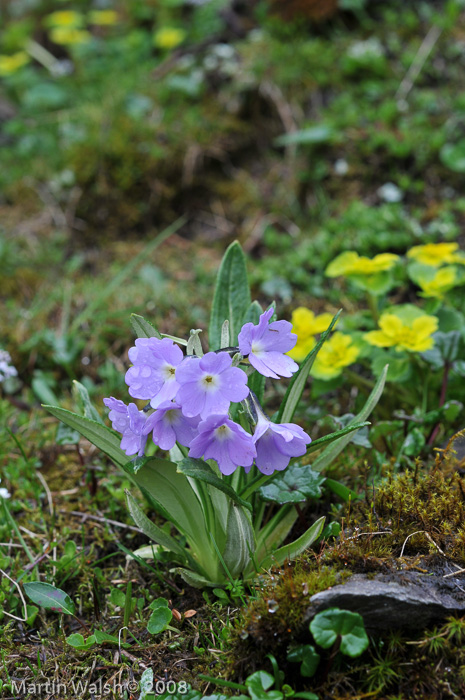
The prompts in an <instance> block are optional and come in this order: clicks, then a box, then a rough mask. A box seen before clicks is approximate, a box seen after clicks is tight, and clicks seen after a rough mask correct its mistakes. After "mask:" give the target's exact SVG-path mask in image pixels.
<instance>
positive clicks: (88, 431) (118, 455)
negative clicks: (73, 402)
mask: <svg viewBox="0 0 465 700" xmlns="http://www.w3.org/2000/svg"><path fill="white" fill-rule="evenodd" d="M42 408H45V409H46V410H47V411H48V412H49V413H51V414H52V416H55V418H58V419H59V420H61V421H62V422H63V423H65V424H66V425H68V426H69V427H70V428H72V429H73V430H77V431H78V433H80V434H81V435H82V436H83V437H85V438H86V440H89V442H91V443H92V444H93V445H95V447H98V448H99V450H101V451H102V452H104V453H105V454H106V455H107V456H108V457H109V458H110V459H111V460H112V461H113V462H114V463H115V464H116V465H117V466H118V467H124V465H125V464H126V462H127V461H128V458H127V455H126V454H125V453H124V452H123V450H121V449H120V442H121V436H120V435H118V434H117V433H115V432H114V431H113V430H111V428H108V427H107V426H106V425H101V424H100V423H97V422H96V421H94V420H90V419H89V418H84V416H78V414H77V413H73V412H72V411H67V410H66V409H65V408H59V407H58V406H46V405H42Z"/></svg>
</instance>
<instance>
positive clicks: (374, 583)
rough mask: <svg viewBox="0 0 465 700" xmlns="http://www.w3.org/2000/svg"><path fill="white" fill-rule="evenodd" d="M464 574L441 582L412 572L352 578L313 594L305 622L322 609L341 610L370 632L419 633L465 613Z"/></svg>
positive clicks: (437, 577)
mask: <svg viewBox="0 0 465 700" xmlns="http://www.w3.org/2000/svg"><path fill="white" fill-rule="evenodd" d="M464 579H465V576H464V574H458V575H457V576H456V577H452V576H451V577H450V578H444V577H443V574H440V575H438V574H432V575H425V574H421V573H419V572H415V571H408V572H399V573H398V574H376V576H374V577H370V578H368V576H366V575H364V574H354V575H353V576H352V577H351V578H350V579H348V581H347V582H346V583H343V584H341V585H339V586H333V587H332V588H328V589H327V590H326V591H321V592H320V593H316V594H315V595H313V596H312V597H311V598H310V603H311V607H310V608H309V609H308V611H307V615H306V621H310V620H311V619H312V618H313V617H314V616H315V615H316V614H317V613H318V612H321V611H322V610H326V608H341V609H342V610H351V611H353V612H358V613H360V615H362V617H363V619H364V622H365V627H366V628H367V630H369V631H371V632H376V631H377V630H379V631H386V630H389V629H399V628H402V629H421V628H423V627H426V626H427V625H429V624H430V623H432V622H436V621H439V620H442V619H444V618H445V617H447V616H448V615H453V614H459V615H460V614H461V615H463V613H464V612H465V592H464V591H463V590H462V588H464V587H465V582H464Z"/></svg>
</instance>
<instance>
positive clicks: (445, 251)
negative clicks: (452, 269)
mask: <svg viewBox="0 0 465 700" xmlns="http://www.w3.org/2000/svg"><path fill="white" fill-rule="evenodd" d="M458 247H459V245H458V243H427V244H426V245H416V246H414V247H413V248H410V250H409V251H408V252H407V257H409V258H413V259H414V260H418V262H421V263H423V264H424V265H431V266H432V267H439V266H440V265H443V264H444V263H452V262H455V260H454V258H455V257H456V255H454V253H455V252H456V251H457V250H458Z"/></svg>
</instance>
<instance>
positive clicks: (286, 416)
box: [276, 311, 341, 423]
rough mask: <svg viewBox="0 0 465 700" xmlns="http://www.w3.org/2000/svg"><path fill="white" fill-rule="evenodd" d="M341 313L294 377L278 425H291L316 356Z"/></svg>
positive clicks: (280, 410) (282, 403)
mask: <svg viewBox="0 0 465 700" xmlns="http://www.w3.org/2000/svg"><path fill="white" fill-rule="evenodd" d="M340 313H341V312H340V311H338V312H337V314H336V315H335V317H334V318H333V320H332V321H331V323H330V325H329V328H328V329H327V330H326V331H325V332H324V333H322V334H321V337H320V340H319V341H318V343H317V344H316V345H315V347H314V348H313V350H310V352H309V353H308V355H307V357H306V358H305V360H304V361H303V362H302V364H301V366H300V369H299V370H298V372H296V373H295V374H294V376H293V377H292V379H291V381H290V384H289V386H288V388H287V391H286V394H285V396H284V399H283V400H282V402H281V406H280V408H279V411H278V416H277V419H276V423H289V422H290V421H292V418H293V416H294V412H295V409H296V408H297V404H298V403H299V401H300V397H301V396H302V393H303V390H304V388H305V384H306V382H307V377H308V374H309V372H310V370H311V369H312V366H313V363H314V362H315V359H316V356H317V355H318V353H319V351H320V349H321V347H322V346H323V343H324V342H325V340H326V339H327V337H328V336H329V334H330V333H331V331H332V329H333V328H334V326H335V324H336V322H337V320H338V318H339V315H340Z"/></svg>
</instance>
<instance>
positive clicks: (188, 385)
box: [104, 309, 311, 474]
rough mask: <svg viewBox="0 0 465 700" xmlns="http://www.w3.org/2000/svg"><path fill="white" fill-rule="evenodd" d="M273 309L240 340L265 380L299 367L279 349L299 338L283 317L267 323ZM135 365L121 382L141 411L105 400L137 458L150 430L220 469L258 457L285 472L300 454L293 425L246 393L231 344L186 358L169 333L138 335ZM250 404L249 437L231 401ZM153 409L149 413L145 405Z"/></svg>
mask: <svg viewBox="0 0 465 700" xmlns="http://www.w3.org/2000/svg"><path fill="white" fill-rule="evenodd" d="M272 315H273V309H269V310H268V311H266V312H265V313H263V314H262V315H261V316H260V320H259V323H258V325H254V324H253V323H246V324H245V325H244V326H243V327H242V330H241V332H240V333H239V337H238V345H239V347H238V348H237V351H238V353H239V354H240V356H241V357H240V359H241V360H246V358H248V362H249V364H250V365H251V366H252V367H253V368H254V369H255V370H257V371H258V372H259V373H260V374H262V375H264V376H265V377H273V378H279V376H282V377H290V376H291V375H292V373H293V372H295V371H296V370H297V369H298V365H297V364H296V363H295V362H294V361H293V360H291V358H290V357H288V356H287V355H285V354H284V353H286V352H288V351H289V350H291V349H292V348H293V347H294V345H295V343H296V340H297V336H296V335H294V334H293V333H291V328H292V326H291V324H290V323H288V322H287V321H274V322H272V323H270V319H271V317H272ZM129 359H130V360H131V362H132V367H130V369H128V371H127V372H126V377H125V381H126V384H127V385H128V387H129V394H130V396H132V397H133V398H135V399H143V400H145V401H149V404H148V405H147V406H146V408H145V409H144V410H143V411H140V410H139V409H138V407H137V406H136V404H134V403H130V404H129V405H126V404H125V403H123V402H122V401H118V400H117V399H114V398H113V397H111V398H109V399H104V403H105V405H106V406H107V407H108V408H109V409H110V413H109V418H110V420H111V422H112V425H113V428H114V429H115V430H117V431H118V432H120V433H122V435H123V437H122V440H121V449H122V450H124V451H125V453H126V454H127V455H128V456H130V455H136V454H137V455H138V456H142V455H143V454H144V452H145V447H146V443H147V439H148V436H149V435H152V440H153V442H154V443H155V444H156V445H158V446H159V447H160V448H161V449H162V450H170V449H171V448H172V447H174V445H175V444H176V442H178V443H179V444H180V445H183V446H185V447H188V448H189V456H190V457H199V458H202V457H203V458H204V459H214V460H216V461H217V463H218V466H219V469H220V471H221V472H222V473H223V474H232V473H233V472H234V471H235V470H236V468H237V467H243V468H244V469H245V470H246V471H249V469H250V468H251V466H252V464H253V463H254V461H255V464H256V466H257V467H258V469H259V470H260V471H261V472H263V473H264V474H272V473H273V472H274V471H275V470H281V469H285V467H286V466H287V465H288V464H289V461H290V459H291V457H297V456H301V455H303V454H304V453H305V451H306V446H307V445H308V443H309V442H310V441H311V439H310V437H309V436H308V435H307V433H305V432H304V431H303V430H302V428H300V427H299V426H298V425H294V424H293V423H284V424H281V425H276V424H274V423H272V422H271V421H270V420H268V419H267V418H266V416H265V415H264V414H263V412H262V411H261V409H260V407H259V406H258V405H257V402H256V399H255V397H253V398H251V397H250V396H249V387H248V386H247V374H246V373H245V372H244V371H243V370H242V369H240V368H239V367H236V366H233V360H232V358H231V355H230V349H229V348H228V350H220V351H217V352H207V353H206V354H205V355H204V356H203V357H197V356H193V355H188V356H184V354H183V352H182V350H181V349H180V348H179V346H177V345H175V343H174V342H173V341H172V340H170V339H169V338H163V339H162V340H161V339H158V338H138V339H137V340H136V343H135V347H132V348H131V349H130V350H129ZM246 399H247V400H249V401H252V403H253V404H254V405H255V409H256V410H255V413H257V414H258V418H257V421H256V425H255V430H254V433H253V435H252V434H250V433H248V432H247V431H246V430H244V428H243V427H241V426H240V425H238V424H237V423H235V422H234V421H233V420H231V418H230V415H229V409H230V406H231V403H239V402H241V401H244V400H246ZM150 408H152V409H155V410H154V411H152V412H148V410H147V409H150Z"/></svg>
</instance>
